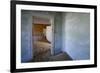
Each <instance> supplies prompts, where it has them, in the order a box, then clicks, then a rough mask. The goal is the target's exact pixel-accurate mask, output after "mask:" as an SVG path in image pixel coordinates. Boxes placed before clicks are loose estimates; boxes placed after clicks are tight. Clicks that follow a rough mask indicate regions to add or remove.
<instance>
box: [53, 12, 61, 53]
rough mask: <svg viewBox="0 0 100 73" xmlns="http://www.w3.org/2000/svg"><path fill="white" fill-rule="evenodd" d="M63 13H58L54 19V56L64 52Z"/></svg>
mask: <svg viewBox="0 0 100 73" xmlns="http://www.w3.org/2000/svg"><path fill="white" fill-rule="evenodd" d="M61 48H62V13H61V12H60V13H56V14H55V17H54V48H53V49H54V54H55V55H56V54H59V53H61V52H62V49H61Z"/></svg>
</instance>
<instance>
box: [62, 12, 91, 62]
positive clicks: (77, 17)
mask: <svg viewBox="0 0 100 73" xmlns="http://www.w3.org/2000/svg"><path fill="white" fill-rule="evenodd" d="M63 17H64V21H63V27H62V28H63V31H62V33H63V51H65V52H67V53H68V54H69V56H71V57H72V59H74V60H80V59H89V56H90V52H89V51H90V34H89V33H90V23H89V22H90V15H89V13H65V14H64V15H63Z"/></svg>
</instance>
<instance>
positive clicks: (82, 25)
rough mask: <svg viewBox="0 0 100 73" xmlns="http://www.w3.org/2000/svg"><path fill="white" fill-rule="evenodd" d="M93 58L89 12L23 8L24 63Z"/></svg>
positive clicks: (22, 41)
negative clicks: (91, 55) (91, 56)
mask: <svg viewBox="0 0 100 73" xmlns="http://www.w3.org/2000/svg"><path fill="white" fill-rule="evenodd" d="M87 59H90V14H89V13H80V12H55V11H34V10H21V62H22V63H28V62H48V61H51V62H52V61H73V60H87Z"/></svg>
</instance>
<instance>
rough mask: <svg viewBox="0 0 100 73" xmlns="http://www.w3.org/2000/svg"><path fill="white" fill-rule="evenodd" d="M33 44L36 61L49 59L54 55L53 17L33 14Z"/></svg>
mask: <svg viewBox="0 0 100 73" xmlns="http://www.w3.org/2000/svg"><path fill="white" fill-rule="evenodd" d="M32 19H33V23H32V43H33V44H32V45H33V57H34V58H33V59H34V62H42V61H49V57H50V56H51V55H52V51H53V49H52V46H53V45H52V38H53V37H52V34H53V32H52V24H51V19H47V18H43V17H39V16H33V18H32Z"/></svg>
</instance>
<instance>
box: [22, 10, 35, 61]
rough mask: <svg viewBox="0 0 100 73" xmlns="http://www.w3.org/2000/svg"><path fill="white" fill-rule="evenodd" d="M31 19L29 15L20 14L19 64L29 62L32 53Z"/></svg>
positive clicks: (25, 13) (23, 12)
mask: <svg viewBox="0 0 100 73" xmlns="http://www.w3.org/2000/svg"><path fill="white" fill-rule="evenodd" d="M31 26H32V17H31V15H30V13H27V12H25V11H22V12H21V62H27V61H30V60H31V59H32V58H33V52H32V40H31V39H32V27H31Z"/></svg>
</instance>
